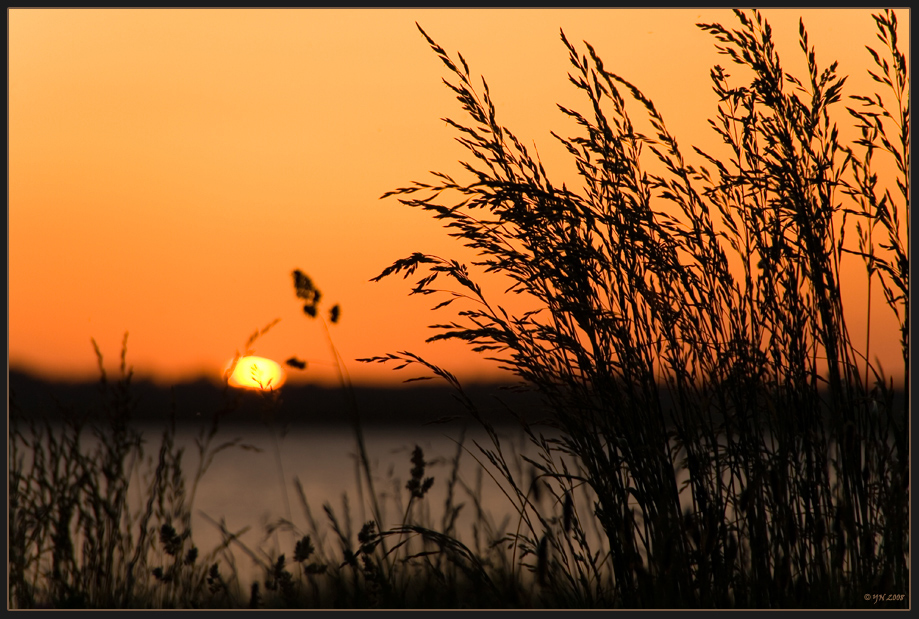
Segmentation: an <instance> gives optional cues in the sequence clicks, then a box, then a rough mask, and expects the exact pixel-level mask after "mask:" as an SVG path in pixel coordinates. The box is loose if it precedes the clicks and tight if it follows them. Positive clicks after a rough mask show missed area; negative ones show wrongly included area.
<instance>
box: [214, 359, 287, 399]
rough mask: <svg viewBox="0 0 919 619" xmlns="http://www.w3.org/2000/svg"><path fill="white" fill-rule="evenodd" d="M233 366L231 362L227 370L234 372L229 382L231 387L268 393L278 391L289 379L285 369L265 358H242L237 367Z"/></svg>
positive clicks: (237, 362)
mask: <svg viewBox="0 0 919 619" xmlns="http://www.w3.org/2000/svg"><path fill="white" fill-rule="evenodd" d="M232 365H233V362H232V361H231V362H230V367H228V368H227V369H228V370H229V369H230V368H232V370H233V371H232V373H231V374H230V378H229V381H228V382H229V384H230V386H231V387H238V388H239V389H257V390H260V391H268V390H270V389H277V388H278V387H280V386H281V385H283V384H284V381H285V380H286V379H287V375H286V373H285V372H284V368H282V367H281V366H280V365H279V364H277V363H275V362H274V361H272V360H271V359H265V358H264V357H240V358H239V359H238V360H237V361H236V367H232Z"/></svg>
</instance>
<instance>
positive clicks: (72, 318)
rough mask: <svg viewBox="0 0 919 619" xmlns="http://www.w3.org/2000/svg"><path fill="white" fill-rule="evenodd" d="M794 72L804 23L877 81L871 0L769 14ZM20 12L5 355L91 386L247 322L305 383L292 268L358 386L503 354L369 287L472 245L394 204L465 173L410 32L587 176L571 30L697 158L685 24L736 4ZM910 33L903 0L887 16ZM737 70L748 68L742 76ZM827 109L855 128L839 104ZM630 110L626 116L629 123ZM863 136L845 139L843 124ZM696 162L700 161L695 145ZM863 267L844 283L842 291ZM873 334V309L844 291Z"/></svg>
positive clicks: (195, 348) (854, 88)
mask: <svg viewBox="0 0 919 619" xmlns="http://www.w3.org/2000/svg"><path fill="white" fill-rule="evenodd" d="M764 15H765V16H766V18H767V19H768V20H769V22H770V23H771V25H772V27H773V31H774V33H775V38H776V40H777V42H778V49H779V52H780V54H781V55H782V56H783V60H784V67H785V69H786V70H788V71H790V72H791V73H793V74H796V75H799V76H800V77H802V78H803V77H805V76H806V72H805V71H804V61H803V56H802V54H801V52H800V48H799V47H798V43H797V36H798V18H799V17H803V18H804V22H805V26H806V27H807V29H808V33H809V37H810V42H811V44H812V45H813V46H815V47H816V50H817V61H818V63H819V64H820V66H821V67H824V66H827V65H829V64H830V63H831V62H832V61H833V60H838V61H839V63H840V72H841V73H842V74H848V75H850V78H849V81H848V82H847V84H846V90H845V91H844V94H846V95H848V94H856V93H859V94H861V93H868V92H873V90H872V87H873V85H872V83H871V82H870V80H869V78H868V77H867V75H866V74H865V69H867V68H868V67H869V63H870V62H871V60H870V56H869V54H868V53H867V51H866V50H865V45H871V46H872V47H875V48H876V49H879V47H878V46H879V43H878V41H877V39H876V37H875V32H876V28H875V24H874V22H873V20H872V19H871V17H870V15H871V11H868V10H841V9H834V10H797V9H795V10H766V11H764ZM8 16H9V120H8V123H9V147H8V148H9V151H8V152H9V197H8V200H9V325H8V326H9V363H10V366H11V367H12V368H19V369H26V370H28V371H32V372H36V373H39V374H41V375H42V376H46V377H49V378H68V379H78V378H91V377H94V376H95V375H96V359H95V356H94V354H93V349H92V346H91V344H90V338H95V339H96V341H97V342H98V343H99V345H100V347H101V349H102V351H103V353H104V354H105V358H106V366H107V368H108V369H109V370H114V369H115V368H116V367H117V361H118V355H119V351H120V345H121V340H122V336H123V334H124V332H125V331H128V332H130V336H129V340H128V361H129V363H130V364H132V365H133V366H134V368H135V370H136V373H137V374H138V375H140V376H144V377H152V378H154V379H156V380H157V381H160V382H170V381H177V380H184V379H187V378H193V377H197V376H200V375H205V376H209V377H212V378H215V379H216V378H217V377H219V376H220V375H221V373H222V371H223V370H224V368H225V366H226V362H227V360H228V359H230V358H232V357H233V355H234V352H236V351H237V350H239V351H240V352H242V348H243V346H244V345H245V342H246V340H247V338H248V337H249V335H250V334H251V333H252V332H253V331H254V330H256V329H258V328H260V327H263V326H265V325H266V324H268V323H270V322H271V321H273V320H274V319H276V318H280V319H281V320H280V322H279V323H278V324H277V325H276V326H274V327H273V328H272V329H271V330H270V331H269V332H268V333H267V334H266V335H265V336H264V337H263V338H261V339H260V340H259V341H258V342H256V344H255V350H256V353H257V354H258V355H261V356H263V357H267V358H269V359H274V360H276V361H278V362H283V360H284V359H287V358H288V357H290V356H294V355H296V356H297V357H299V358H301V359H304V360H307V361H308V362H309V363H310V365H309V368H308V369H307V370H306V372H304V373H302V374H297V373H296V372H295V371H294V372H292V375H291V377H290V379H291V380H295V379H296V380H313V381H320V382H328V381H331V380H334V379H335V374H334V369H333V366H332V365H331V362H332V358H333V357H332V353H331V352H330V349H329V345H328V341H327V339H326V334H325V331H324V329H323V327H322V325H321V324H320V323H319V322H317V321H313V320H309V319H307V318H306V317H305V316H303V313H302V310H301V304H300V303H299V302H298V300H297V299H296V298H295V296H294V289H293V283H292V278H291V272H292V270H293V269H295V268H298V269H301V270H303V271H304V272H305V273H307V274H308V275H310V276H311V277H312V278H313V280H314V282H315V283H316V285H317V286H318V287H319V288H320V289H321V290H322V292H323V295H324V299H325V300H327V303H325V307H326V309H328V307H330V306H331V305H332V304H334V303H339V304H340V305H341V308H342V318H341V321H340V323H339V324H336V325H331V326H330V332H331V335H332V338H333V340H334V343H335V346H336V347H337V349H338V350H339V352H340V354H341V356H342V358H343V359H344V360H345V362H346V364H347V370H348V371H349V373H350V375H351V377H352V379H353V380H354V381H355V382H396V381H401V380H403V379H405V378H408V377H410V376H411V375H412V374H406V373H405V372H400V373H394V372H393V371H392V370H391V369H389V368H387V367H383V366H376V365H365V364H359V363H357V362H355V361H354V359H355V358H359V357H369V356H373V355H379V354H384V353H387V352H393V351H397V350H411V351H414V352H418V353H420V354H423V355H425V356H428V357H429V358H430V359H431V360H432V361H435V362H437V363H440V364H442V365H444V366H445V367H447V368H449V369H451V370H454V371H456V373H458V374H459V375H460V376H461V377H462V378H465V379H467V380H471V379H476V378H488V377H490V376H493V369H492V368H493V366H491V365H490V364H488V363H487V362H484V361H482V360H481V359H480V357H479V356H477V355H475V354H473V353H470V352H466V351H465V349H464V348H463V347H462V346H460V345H452V344H429V345H428V344H424V339H425V338H426V337H427V336H428V335H430V331H429V330H428V329H427V328H426V325H428V324H431V323H434V322H443V321H445V320H446V319H447V318H449V317H450V316H452V314H451V312H452V311H453V310H452V307H451V308H447V309H445V310H442V311H441V312H440V315H434V314H432V313H431V312H430V308H431V307H432V306H433V305H435V304H436V301H433V302H432V297H423V298H422V297H408V296H407V293H408V291H409V289H410V286H409V283H408V282H405V281H402V280H401V279H396V278H391V279H387V280H384V281H383V282H381V283H372V282H370V281H369V280H370V278H372V277H374V276H376V275H377V274H379V273H380V271H382V270H383V269H384V268H385V267H387V266H389V265H390V264H391V263H392V262H393V261H394V260H395V259H397V258H402V257H405V256H407V255H409V254H410V253H412V252H414V251H421V252H424V253H434V254H439V255H441V256H445V257H457V258H461V259H464V260H468V259H469V254H468V253H467V252H464V251H460V250H459V249H458V244H457V242H455V241H453V240H451V239H449V238H448V237H447V236H446V234H445V233H444V232H443V231H442V229H441V228H440V227H439V224H438V223H437V222H435V221H434V220H432V219H431V218H430V217H429V216H427V215H425V214H423V213H421V212H416V211H413V210H412V209H409V208H408V207H404V206H402V205H401V204H399V203H398V202H397V201H396V200H395V199H394V198H390V199H387V200H380V196H381V195H382V194H383V193H385V192H386V191H389V190H392V189H395V188H397V187H403V186H406V185H408V184H410V183H411V182H412V181H415V180H419V181H427V180H429V179H430V178H431V177H430V176H429V174H428V172H429V171H432V170H433V171H442V172H445V173H454V172H457V171H459V170H460V167H459V165H458V163H457V161H458V160H459V159H461V158H462V159H465V155H464V152H463V151H462V149H461V147H460V146H459V145H458V144H457V143H456V142H455V141H454V139H453V138H454V137H455V131H454V130H452V129H451V128H450V127H448V126H447V125H446V124H445V123H444V122H443V120H441V119H442V118H443V117H450V118H453V119H455V120H458V121H461V122H462V121H465V119H464V118H463V117H462V111H461V109H460V108H459V104H458V103H457V102H456V100H455V97H454V95H453V94H452V93H451V92H450V91H449V90H448V89H447V88H446V87H445V86H444V85H443V84H442V82H441V79H442V78H444V77H447V73H446V69H445V67H444V66H443V65H442V64H441V62H440V60H439V59H438V58H437V57H436V56H435V54H434V53H433V52H432V51H431V49H430V48H429V47H428V45H427V44H426V42H425V41H424V39H423V37H422V36H421V34H420V33H419V32H418V30H417V29H416V26H415V22H418V23H419V24H420V25H421V26H422V27H423V28H424V29H425V31H426V32H427V33H428V34H429V35H430V36H431V37H432V38H433V39H434V40H435V41H437V42H438V43H439V44H440V45H441V46H443V47H444V48H445V49H446V50H447V51H448V52H449V53H450V54H451V55H454V57H455V52H457V51H460V52H462V54H463V56H464V57H465V58H466V60H467V62H468V63H469V65H470V68H471V70H472V72H473V74H475V75H484V76H485V78H486V79H487V81H488V84H489V87H490V89H491V92H492V96H493V99H494V101H495V105H496V107H497V110H498V115H499V120H500V121H501V122H502V124H504V125H506V126H508V127H509V128H510V129H512V130H513V131H514V132H515V134H516V135H517V136H518V137H520V138H521V140H522V141H523V142H524V143H525V144H527V145H528V146H529V145H532V144H535V145H536V147H537V148H538V150H539V155H540V157H541V159H542V161H543V163H544V165H545V167H546V170H547V172H548V174H549V176H550V178H553V182H554V183H555V184H557V185H561V183H562V182H567V183H569V184H571V183H576V174H575V170H574V168H573V165H572V164H571V162H570V161H569V160H568V157H567V154H566V153H565V151H564V149H563V147H562V146H561V145H560V144H559V143H558V142H557V141H556V140H555V139H554V138H553V137H552V136H551V135H550V133H549V132H550V130H555V131H556V132H557V133H560V134H562V135H574V134H575V133H576V128H575V127H574V126H573V124H572V123H571V122H570V121H569V120H568V119H566V118H565V117H564V116H563V115H562V114H561V113H560V112H559V111H558V110H557V108H556V103H561V104H564V105H566V106H568V107H575V108H577V109H583V108H584V102H583V100H582V99H581V98H579V96H578V93H577V92H576V90H575V89H574V87H573V86H571V84H570V83H569V82H568V80H567V76H566V74H567V72H568V67H569V64H568V55H567V51H566V50H565V48H564V45H563V44H562V42H561V41H560V38H559V29H560V28H561V29H563V30H564V31H565V33H566V35H567V36H568V38H569V40H571V41H572V42H577V43H580V42H581V41H582V40H587V41H589V42H590V43H591V44H592V45H593V46H594V47H595V48H596V50H597V52H598V53H599V55H600V56H601V57H602V58H603V60H604V62H605V65H606V66H607V68H608V69H610V70H611V71H613V72H615V73H618V74H620V75H622V76H623V77H625V78H627V79H630V80H631V81H632V82H633V83H634V84H636V85H637V86H638V87H639V88H640V89H642V91H643V92H644V93H645V94H646V95H647V96H649V97H650V98H651V99H652V100H653V101H654V102H655V104H656V105H657V108H658V109H659V110H660V112H661V113H662V115H663V117H664V118H665V120H666V121H667V123H668V126H669V128H670V130H671V132H672V133H673V134H674V135H676V136H677V138H678V139H679V140H680V144H681V146H682V148H683V151H684V154H686V155H691V149H690V145H692V144H694V145H698V146H700V147H703V148H708V147H709V146H711V145H712V142H713V139H712V134H711V131H710V129H709V128H708V125H707V119H708V118H710V117H713V116H714V114H715V111H716V105H717V100H716V97H715V95H714V94H713V93H712V91H711V86H710V80H709V69H710V67H711V66H713V65H715V64H722V65H724V66H726V67H727V68H728V71H729V72H732V73H733V72H735V71H733V69H732V67H731V66H730V61H729V59H727V58H726V57H724V56H719V55H718V54H717V51H716V49H715V46H714V39H713V37H712V36H711V35H709V34H707V33H705V32H703V31H702V30H700V29H699V28H697V27H696V26H695V25H694V24H695V23H696V22H720V23H722V24H724V25H727V26H730V27H735V26H736V23H737V22H736V19H735V18H734V17H733V15H732V14H731V12H730V11H728V10H723V9H705V10H700V9H689V10H674V9H657V10H620V9H606V10H558V9H555V10H433V9H431V10H417V9H400V10H367V9H361V10H318V9H304V10H206V9H205V10H135V9H131V10H95V9H93V10H88V9H84V10H61V9H52V10H32V9H14V10H10V11H9V12H8ZM898 17H899V21H900V36H901V39H902V41H901V43H902V44H901V49H903V50H904V51H906V53H907V57H908V56H909V54H908V49H909V39H908V35H909V33H908V27H907V26H908V23H909V14H908V11H906V10H903V11H900V12H898ZM738 85H739V84H738ZM838 112H840V114H839V116H837V119H838V121H839V122H840V123H846V122H848V118H847V117H846V115H845V112H844V109H843V108H842V106H839V108H838ZM637 113H638V111H637V109H636V110H635V114H636V115H637ZM849 135H850V134H849ZM690 160H691V161H692V158H691V157H690ZM860 273H861V276H860V277H861V279H858V280H857V281H855V280H856V279H857V278H853V281H851V282H848V281H847V282H846V283H847V284H851V285H852V286H853V287H855V288H853V290H855V292H853V293H852V294H855V293H857V292H858V291H860V290H861V288H857V287H859V286H861V287H863V286H864V281H863V280H864V270H863V269H862V270H861V271H860ZM878 301H879V302H878V303H876V304H875V308H876V316H875V320H876V322H874V326H873V327H872V333H873V342H872V349H873V350H874V351H875V354H878V355H879V356H880V357H881V359H882V361H883V362H884V363H885V367H887V368H890V369H889V370H888V371H889V372H890V373H892V374H897V363H896V362H897V359H898V355H899V350H898V343H897V333H896V327H895V323H894V322H893V321H892V320H890V319H889V315H888V313H886V312H885V311H884V310H885V308H884V307H883V304H882V303H881V302H880V301H881V299H880V296H878ZM849 309H850V310H851V313H850V314H849V315H848V320H849V326H850V331H851V333H852V335H853V337H855V338H856V339H855V341H856V342H863V341H864V304H862V303H859V304H857V306H855V307H853V306H850V307H849Z"/></svg>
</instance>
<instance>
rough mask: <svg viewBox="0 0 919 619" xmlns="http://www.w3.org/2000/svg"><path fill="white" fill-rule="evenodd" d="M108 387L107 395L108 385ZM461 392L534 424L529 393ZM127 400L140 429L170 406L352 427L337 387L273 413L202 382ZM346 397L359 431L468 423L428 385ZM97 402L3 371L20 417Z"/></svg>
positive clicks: (144, 385)
mask: <svg viewBox="0 0 919 619" xmlns="http://www.w3.org/2000/svg"><path fill="white" fill-rule="evenodd" d="M109 387H110V391H111V387H112V385H111V384H110V385H109ZM464 390H465V392H466V394H467V395H468V396H469V397H470V399H472V401H473V402H475V404H476V405H477V406H478V407H479V409H480V410H481V411H482V413H483V414H484V415H485V416H486V417H487V418H488V420H489V422H491V423H494V424H499V425H506V424H511V423H515V421H516V420H515V419H514V417H513V415H512V414H511V413H509V412H508V409H507V408H506V407H505V406H504V405H502V402H503V403H504V404H506V405H507V406H508V407H510V408H511V409H512V410H513V411H514V412H515V413H517V414H519V415H521V416H523V417H524V418H526V419H527V420H528V421H531V422H532V421H538V420H539V419H540V415H539V409H540V402H539V396H538V395H537V394H535V393H532V392H520V391H518V390H512V389H510V386H509V385H502V384H473V385H468V386H464ZM130 393H131V395H132V397H133V399H134V402H135V403H136V409H135V412H134V415H133V419H134V420H135V421H137V422H141V423H155V422H159V421H163V420H165V419H167V418H168V416H169V414H170V411H171V410H172V408H173V406H174V407H175V413H176V421H177V422H178V423H189V422H193V423H200V422H201V421H202V420H208V419H210V418H211V417H212V416H213V415H214V413H216V412H218V411H221V410H225V409H228V408H229V410H230V412H229V413H227V414H226V416H225V417H223V418H222V419H221V424H232V425H246V424H261V423H264V422H265V421H267V420H268V418H269V417H271V416H272V415H273V417H272V421H273V422H276V423H290V424H296V425H301V424H311V425H322V426H350V425H351V424H352V422H353V416H352V412H351V411H352V406H351V403H350V398H349V397H348V394H347V393H346V392H345V391H344V390H343V389H341V388H337V387H322V386H318V385H309V384H307V385H296V384H287V385H285V386H284V387H282V388H281V390H280V394H279V396H280V402H279V404H278V405H277V406H275V407H273V408H272V407H271V406H270V405H269V402H268V401H267V400H266V398H265V397H264V396H265V395H266V394H260V393H255V392H249V391H242V390H237V389H227V388H225V387H224V386H223V385H215V384H214V383H212V382H210V381H208V380H205V379H200V380H196V381H192V382H186V383H180V384H176V385H174V386H172V387H162V386H159V385H157V384H155V383H152V382H149V381H145V380H137V381H132V382H131V390H130ZM353 393H354V398H355V400H356V402H357V407H358V411H359V414H360V417H361V422H362V424H364V425H382V426H407V425H419V424H430V423H436V422H438V421H441V420H445V419H447V420H449V419H451V418H456V417H459V418H465V419H469V420H471V417H470V416H469V414H468V412H467V411H466V409H465V408H464V407H463V405H462V404H461V403H460V402H459V401H458V400H457V398H456V397H455V392H454V391H453V390H452V389H451V388H450V387H448V386H437V385H436V384H435V381H431V382H430V383H427V382H425V383H413V384H412V385H406V386H404V387H379V386H355V387H354V389H353ZM103 402H104V399H103V397H102V391H101V386H100V383H99V381H94V382H79V383H67V382H51V381H45V380H43V379H41V378H37V377H34V376H31V375H29V374H27V373H25V372H20V371H16V370H10V372H9V404H10V407H13V406H15V407H17V408H18V409H19V410H20V411H22V412H23V413H24V414H29V415H34V416H37V417H46V418H48V419H56V420H60V419H63V418H64V416H66V415H68V414H73V413H77V414H83V413H86V412H89V411H93V410H99V409H100V408H101V406H102V405H103Z"/></svg>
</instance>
